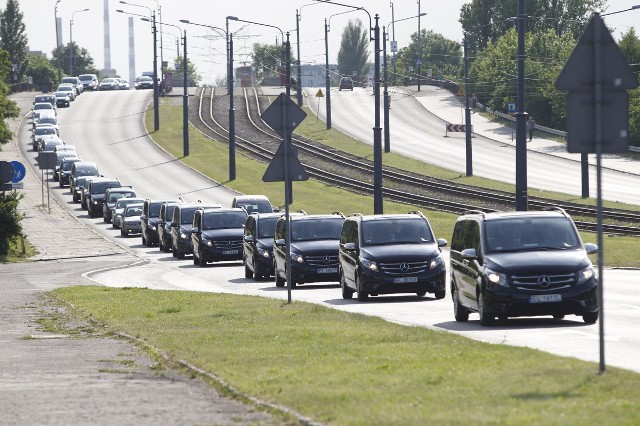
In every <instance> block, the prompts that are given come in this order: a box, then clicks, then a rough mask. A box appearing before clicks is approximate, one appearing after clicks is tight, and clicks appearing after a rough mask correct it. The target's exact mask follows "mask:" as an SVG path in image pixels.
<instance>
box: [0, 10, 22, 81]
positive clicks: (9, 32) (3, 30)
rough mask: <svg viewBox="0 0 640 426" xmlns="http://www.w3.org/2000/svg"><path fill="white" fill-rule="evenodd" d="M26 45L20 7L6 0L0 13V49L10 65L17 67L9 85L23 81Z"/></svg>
mask: <svg viewBox="0 0 640 426" xmlns="http://www.w3.org/2000/svg"><path fill="white" fill-rule="evenodd" d="M28 43H29V40H28V39H27V34H26V28H25V25H24V22H22V12H20V5H19V4H18V1H17V0H8V1H7V8H6V9H5V10H4V11H3V12H0V49H4V50H6V51H7V52H8V53H9V61H10V63H11V64H15V65H17V66H18V69H17V71H16V72H15V73H13V78H9V79H10V80H11V81H10V82H8V83H10V84H11V83H21V82H22V81H23V79H24V76H25V73H26V71H27V66H28V59H27V58H28V54H29V50H28V47H27V45H28ZM7 77H9V76H7ZM5 81H6V80H5Z"/></svg>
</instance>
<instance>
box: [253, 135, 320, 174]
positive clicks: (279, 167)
mask: <svg viewBox="0 0 640 426" xmlns="http://www.w3.org/2000/svg"><path fill="white" fill-rule="evenodd" d="M285 143H288V142H282V143H281V144H280V145H279V146H278V149H277V150H276V153H275V154H274V155H273V159H272V160H271V162H270V163H269V166H268V167H267V170H266V171H265V172H264V176H262V181H263V182H284V181H285V180H286V179H285V175H284V162H285V158H284V144H285ZM287 157H288V166H289V180H290V181H292V182H293V181H302V180H309V175H307V172H306V171H305V170H304V167H303V166H302V164H301V163H300V160H298V153H297V150H296V149H295V147H294V146H293V145H289V149H288V150H287Z"/></svg>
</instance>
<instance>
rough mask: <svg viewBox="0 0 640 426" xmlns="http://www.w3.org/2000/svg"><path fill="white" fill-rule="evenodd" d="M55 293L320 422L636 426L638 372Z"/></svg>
mask: <svg viewBox="0 0 640 426" xmlns="http://www.w3.org/2000/svg"><path fill="white" fill-rule="evenodd" d="M55 293H56V295H58V296H60V297H61V298H62V299H64V300H66V301H67V302H69V303H70V304H71V305H73V306H74V309H78V310H79V312H80V313H81V315H84V316H91V317H92V318H94V319H97V320H98V321H101V322H104V323H107V324H108V325H109V327H110V328H111V329H112V330H114V331H124V332H125V333H127V334H129V335H133V336H139V337H142V338H144V339H145V340H146V341H147V342H149V343H150V344H152V345H154V346H156V347H159V348H161V349H162V350H163V351H165V352H166V353H167V354H169V355H170V357H171V358H172V359H173V360H174V361H175V360H185V361H187V362H189V363H190V364H192V365H195V366H197V367H199V368H202V369H204V370H207V371H210V372H214V373H215V374H216V375H218V376H219V377H221V378H222V379H224V380H225V381H227V382H228V383H231V384H232V385H233V386H235V387H236V388H237V389H238V390H239V391H240V392H241V393H246V394H251V395H254V396H256V397H258V398H260V399H263V400H266V401H270V402H274V403H277V404H281V405H284V406H287V407H290V408H292V409H294V410H296V411H298V412H300V413H302V414H304V415H306V416H309V417H311V418H312V419H314V420H317V421H321V422H323V423H326V424H340V425H365V424H367V425H368V424H379V425H385V424H389V425H391V424H393V425H423V424H434V425H435V424H459V425H468V424H483V425H494V424H512V425H572V424H575V425H578V424H580V425H581V424H594V425H596V424H619V425H622V424H629V425H631V424H638V423H639V422H640V405H639V404H637V395H638V394H639V393H640V375H638V374H636V373H631V372H629V371H624V370H620V369H616V368H608V369H607V371H606V372H605V374H602V375H598V374H597V371H598V368H597V365H596V364H595V363H589V362H583V361H578V360H575V359H571V358H563V357H558V356H554V355H551V354H548V353H544V352H540V351H536V350H531V349H526V348H518V347H510V346H504V345H494V344H488V343H482V342H478V341H473V340H470V339H467V338H464V337H460V336H456V335H453V334H450V333H446V332H441V331H434V330H429V329H426V328H422V327H408V326H402V325H398V324H392V323H389V322H386V321H384V320H382V319H380V318H376V317H370V316H364V315H359V314H352V313H346V312H342V311H336V310H334V309H330V308H325V307H322V306H318V305H315V304H309V303H303V302H295V303H293V304H287V303H286V302H284V301H279V300H273V299H266V298H261V297H250V296H237V295H228V294H213V293H197V292H183V291H153V290H148V289H132V288H129V289H113V288H103V287H94V286H90V287H70V288H61V289H57V290H55ZM427 305H428V303H427ZM425 308H426V309H428V306H426V307H425Z"/></svg>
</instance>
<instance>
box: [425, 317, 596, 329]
mask: <svg viewBox="0 0 640 426" xmlns="http://www.w3.org/2000/svg"><path fill="white" fill-rule="evenodd" d="M574 318H575V319H574ZM589 325H590V324H586V323H585V322H583V321H582V319H581V318H580V319H579V317H572V318H569V319H567V318H564V319H556V318H547V317H527V318H524V317H523V318H509V319H507V320H496V321H495V322H494V324H493V325H490V326H482V325H480V319H479V318H478V319H476V320H469V321H467V322H458V321H446V322H441V323H436V324H433V326H434V327H438V328H442V329H443V330H448V331H479V332H480V331H483V332H486V331H491V330H497V331H500V330H505V331H506V330H527V329H544V328H566V327H582V326H589Z"/></svg>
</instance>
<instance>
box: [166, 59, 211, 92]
mask: <svg viewBox="0 0 640 426" xmlns="http://www.w3.org/2000/svg"><path fill="white" fill-rule="evenodd" d="M175 65H176V67H175V69H173V70H171V69H167V70H165V73H166V72H167V71H168V72H170V73H173V78H174V79H178V80H182V76H183V73H184V68H183V66H184V58H183V57H182V56H178V57H177V58H176V59H175ZM187 79H188V80H189V81H188V83H187V84H188V85H190V86H197V85H198V84H199V83H200V80H201V79H202V78H201V77H200V75H199V74H198V71H197V70H196V67H195V65H193V62H191V61H190V60H189V59H188V58H187Z"/></svg>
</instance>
